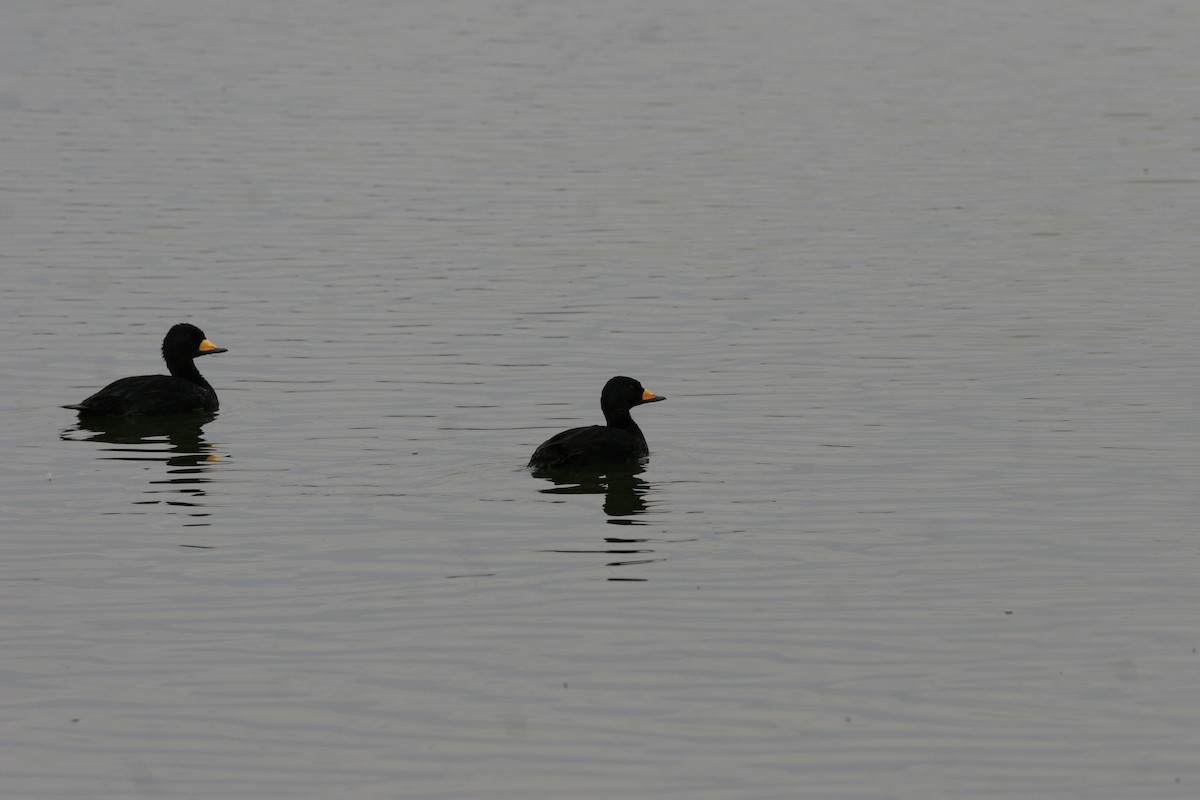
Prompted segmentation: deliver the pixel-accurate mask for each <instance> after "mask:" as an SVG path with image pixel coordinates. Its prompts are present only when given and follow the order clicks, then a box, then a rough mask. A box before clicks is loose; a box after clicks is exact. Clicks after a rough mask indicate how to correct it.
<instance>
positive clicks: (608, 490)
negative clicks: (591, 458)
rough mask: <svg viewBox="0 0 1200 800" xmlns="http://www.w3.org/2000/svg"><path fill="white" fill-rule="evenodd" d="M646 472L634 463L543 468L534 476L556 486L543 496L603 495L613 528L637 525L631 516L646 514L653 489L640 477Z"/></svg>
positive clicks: (639, 463)
mask: <svg viewBox="0 0 1200 800" xmlns="http://www.w3.org/2000/svg"><path fill="white" fill-rule="evenodd" d="M644 471H645V466H644V464H643V463H642V462H639V461H633V462H629V463H625V464H614V465H609V466H607V467H594V468H590V469H589V468H582V467H574V468H569V469H568V468H557V469H552V468H543V469H535V470H534V471H533V477H535V478H542V479H544V480H548V481H550V482H551V483H553V484H554V486H553V487H551V488H549V489H542V490H540V491H541V492H542V494H602V495H604V513H605V514H607V515H608V516H609V517H615V519H609V520H608V521H609V523H610V524H613V525H636V524H641V523H637V522H634V521H633V520H632V519H628V518H629V517H635V516H637V515H638V514H645V513H646V511H647V510H648V507H647V500H646V495H647V494H649V493H650V491H651V490H652V489H653V488H654V485H653V484H650V483H647V482H646V481H644V480H642V479H641V478H639V477H638V476H639V475H641V474H642V473H643V472H644Z"/></svg>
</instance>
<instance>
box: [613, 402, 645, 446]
mask: <svg viewBox="0 0 1200 800" xmlns="http://www.w3.org/2000/svg"><path fill="white" fill-rule="evenodd" d="M604 421H605V422H607V423H608V427H610V428H616V429H618V430H622V431H625V432H626V433H632V434H633V435H634V436H636V437H637V438H638V439H640V440H641V441H643V442H644V441H646V437H645V436H644V435H643V434H642V429H641V428H639V427H638V425H637V423H636V422H634V421H633V417H632V416H630V414H629V410H628V409H625V410H621V411H605V412H604Z"/></svg>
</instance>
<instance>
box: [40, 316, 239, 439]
mask: <svg viewBox="0 0 1200 800" xmlns="http://www.w3.org/2000/svg"><path fill="white" fill-rule="evenodd" d="M224 352H226V350H225V348H223V347H217V346H216V345H215V344H213V343H212V342H210V341H209V340H208V337H207V336H205V335H204V331H202V330H200V329H199V328H197V327H196V326H195V325H190V324H188V323H186V322H184V323H180V324H178V325H175V326H173V327H172V328H171V330H169V331H167V335H166V337H165V338H163V344H162V356H163V360H164V361H166V362H167V370H168V371H170V373H171V374H170V375H137V376H134V377H130V378H121V379H120V380H118V381H113V382H112V383H110V384H109V385H108V386H105V387H104V388H103V389H101V390H100V391H98V392H96V393H95V394H94V395H92V396H91V397H89V398H87V399H86V400H84V401H83V402H81V403H74V404H72V405H69V406H63V408H70V409H73V410H75V411H78V412H79V415H80V416H108V417H129V416H147V415H152V414H183V413H188V412H193V411H216V410H217V409H218V408H219V407H220V404H219V403H218V401H217V393H216V392H215V391H213V388H212V386H210V385H209V383H208V381H206V380H204V376H203V375H201V374H200V370H198V369H196V364H195V359H197V358H199V357H200V356H207V355H213V354H214V353H224Z"/></svg>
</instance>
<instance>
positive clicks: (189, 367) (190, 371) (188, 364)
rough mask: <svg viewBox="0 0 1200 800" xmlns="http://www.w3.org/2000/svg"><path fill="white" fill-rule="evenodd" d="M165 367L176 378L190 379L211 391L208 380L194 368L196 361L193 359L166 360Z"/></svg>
mask: <svg viewBox="0 0 1200 800" xmlns="http://www.w3.org/2000/svg"><path fill="white" fill-rule="evenodd" d="M167 369H168V370H170V372H171V374H172V375H174V376H175V377H176V378H183V379H184V380H185V381H191V382H192V383H195V384H198V385H199V386H203V387H204V388H205V389H208V390H209V391H212V387H211V386H209V384H208V381H206V380H204V376H203V375H201V374H200V370H198V369H196V361H195V360H194V359H191V358H187V359H184V360H182V361H168V362H167Z"/></svg>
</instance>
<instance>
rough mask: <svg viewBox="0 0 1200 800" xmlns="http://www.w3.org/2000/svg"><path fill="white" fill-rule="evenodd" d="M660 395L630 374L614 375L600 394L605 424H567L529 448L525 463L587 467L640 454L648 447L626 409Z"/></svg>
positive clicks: (647, 450) (535, 465)
mask: <svg viewBox="0 0 1200 800" xmlns="http://www.w3.org/2000/svg"><path fill="white" fill-rule="evenodd" d="M663 399H665V398H663V397H662V395H656V394H654V393H653V392H651V391H649V390H647V389H645V388H643V387H642V384H641V383H639V382H638V381H636V380H634V379H633V378H626V377H625V376H623V375H618V376H617V377H615V378H613V379H611V380H610V381H609V382H608V383H606V384H605V385H604V391H603V392H602V393H601V394H600V409H601V410H602V411H603V412H604V421H605V424H604V425H588V426H585V427H582V428H571V429H570V430H566V431H563V432H562V433H558V434H555V435H554V436H551V437H550V438H549V439H547V440H546V441H544V442H542V443H541V444H540V445H538V448H537V449H536V450H534V451H533V457H532V458H530V459H529V466H531V467H540V468H554V467H590V466H596V465H603V464H612V463H620V462H622V461H630V460H633V459H637V458H640V457H642V456H644V455H646V454H647V453H649V452H650V450H649V448H648V447H647V446H646V437H645V436H644V435H643V434H642V429H641V428H639V427H638V426H637V423H636V422H634V421H633V417H632V416H630V414H629V410H630V409H631V408H633V407H634V406H640V405H642V404H643V403H656V402H658V401H659V400H663Z"/></svg>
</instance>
